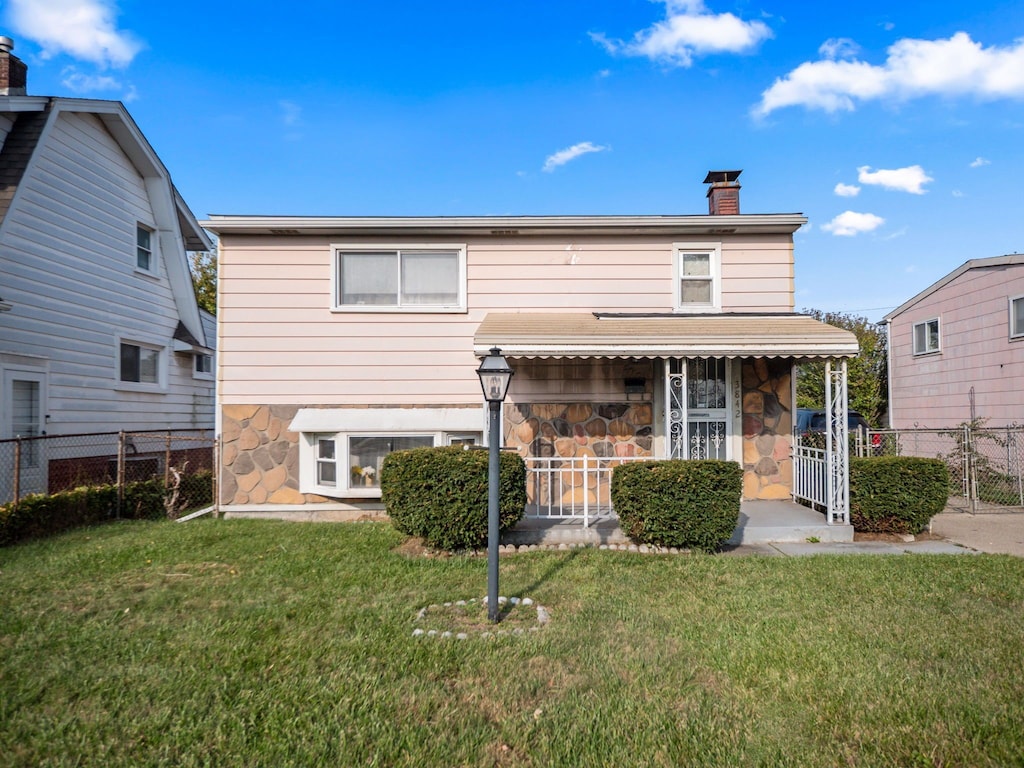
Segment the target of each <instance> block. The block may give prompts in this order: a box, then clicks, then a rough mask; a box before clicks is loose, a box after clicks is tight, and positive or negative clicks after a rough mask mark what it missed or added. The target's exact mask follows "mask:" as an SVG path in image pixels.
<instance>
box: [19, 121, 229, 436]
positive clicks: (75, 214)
mask: <svg viewBox="0 0 1024 768" xmlns="http://www.w3.org/2000/svg"><path fill="white" fill-rule="evenodd" d="M140 221H141V222H143V223H146V224H148V225H150V226H152V225H153V224H154V215H153V210H152V208H151V206H150V202H149V197H148V194H147V191H146V184H145V181H144V179H143V178H142V177H141V176H140V175H139V172H138V171H137V170H136V168H135V167H134V166H133V165H132V163H131V162H130V161H129V159H128V158H127V157H126V156H125V154H124V153H123V151H122V150H121V149H120V147H119V146H118V145H117V143H116V142H115V141H114V139H113V137H111V136H110V134H109V133H108V132H107V130H106V129H105V128H104V126H103V124H102V123H101V122H100V120H99V119H98V118H96V117H95V116H93V115H89V114H82V113H71V112H64V111H62V112H60V113H59V114H58V115H57V116H56V118H55V119H54V123H53V124H52V126H51V128H50V130H49V131H48V132H47V133H46V134H45V141H44V142H43V144H42V145H41V146H40V147H39V148H38V149H37V151H36V155H35V157H34V158H33V163H32V165H31V166H30V167H29V171H28V173H27V174H26V177H25V179H24V181H23V182H22V185H21V187H20V188H19V192H18V197H17V198H16V202H15V205H14V206H13V207H12V208H11V210H10V211H9V212H8V216H7V220H6V221H5V226H4V239H3V243H2V252H0V284H2V285H3V286H4V297H5V298H9V299H10V300H12V301H14V302H15V303H16V311H12V312H10V313H7V314H6V316H5V318H4V326H5V327H4V337H3V339H2V341H0V352H8V353H14V354H32V355H38V356H41V357H44V358H46V359H47V360H48V369H49V382H48V403H49V408H48V414H49V415H50V421H49V423H48V425H47V430H48V432H49V433H50V434H60V433H74V432H90V431H109V430H116V429H121V428H124V429H148V428H165V427H168V426H169V427H171V428H181V429H184V428H191V427H208V426H212V423H213V398H212V391H210V387H209V382H207V383H206V386H204V387H202V388H199V389H197V387H196V385H195V384H194V382H193V377H192V368H191V365H192V360H191V357H190V356H186V355H175V354H174V353H173V352H171V350H170V347H171V338H172V336H173V333H174V330H175V327H176V325H177V322H178V313H177V310H176V308H175V304H174V298H173V296H172V292H171V288H170V284H169V282H168V279H167V271H166V269H165V268H164V266H163V265H162V264H160V265H159V267H158V269H157V273H156V275H155V276H150V275H143V274H140V273H138V272H136V270H135V237H136V224H137V222H140ZM157 258H158V259H159V260H160V261H162V257H160V256H159V255H158V256H157ZM118 336H120V337H123V338H124V339H126V340H132V341H139V342H148V343H152V344H157V345H160V346H163V347H165V348H166V352H165V355H164V357H163V364H164V365H165V366H166V374H167V375H166V382H167V387H166V389H165V390H164V391H162V392H128V391H124V390H121V389H118V388H117V381H116V379H117V374H118V369H117V363H118V359H117V354H116V353H117V338H118Z"/></svg>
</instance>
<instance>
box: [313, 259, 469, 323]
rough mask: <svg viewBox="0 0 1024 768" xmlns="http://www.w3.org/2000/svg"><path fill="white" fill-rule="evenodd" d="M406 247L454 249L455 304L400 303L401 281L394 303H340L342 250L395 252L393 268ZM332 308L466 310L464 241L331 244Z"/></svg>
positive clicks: (425, 310)
mask: <svg viewBox="0 0 1024 768" xmlns="http://www.w3.org/2000/svg"><path fill="white" fill-rule="evenodd" d="M402 251H409V252H415V253H423V252H431V251H436V252H439V253H440V252H444V253H451V252H455V253H456V254H457V256H458V281H459V284H458V298H457V300H456V303H454V304H402V303H401V299H402V295H401V282H400V281H399V287H398V303H397V304H342V303H341V301H340V300H341V295H340V290H341V260H342V256H343V255H344V254H345V253H350V252H351V253H394V254H396V259H397V263H396V269H398V270H399V277H400V270H401V253H402ZM331 311H332V312H413V313H440V312H445V313H459V312H466V311H467V309H466V244H465V243H402V244H400V245H391V244H380V243H373V244H360V243H333V244H331Z"/></svg>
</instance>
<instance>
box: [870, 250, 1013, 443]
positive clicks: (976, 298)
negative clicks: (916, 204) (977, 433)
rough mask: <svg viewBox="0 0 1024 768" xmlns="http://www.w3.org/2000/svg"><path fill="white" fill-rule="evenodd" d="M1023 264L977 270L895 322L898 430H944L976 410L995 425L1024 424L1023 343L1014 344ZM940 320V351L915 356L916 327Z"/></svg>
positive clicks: (894, 382) (894, 390) (893, 406)
mask: <svg viewBox="0 0 1024 768" xmlns="http://www.w3.org/2000/svg"><path fill="white" fill-rule="evenodd" d="M1021 295H1024V264H1016V265H1009V266H1002V267H988V268H980V269H971V270H968V271H967V272H965V273H964V274H962V275H961V276H960V277H958V278H957V279H956V280H954V281H952V282H951V283H949V284H947V285H945V286H943V287H942V288H940V289H939V290H937V291H936V292H935V293H933V294H931V295H930V296H927V297H925V298H924V299H922V300H921V301H920V302H918V303H917V304H916V305H914V306H912V307H910V308H909V309H907V310H906V311H904V312H903V313H902V314H900V315H898V316H897V317H895V318H893V322H892V328H891V332H892V351H891V356H892V382H891V387H892V403H891V405H890V409H891V411H892V418H893V426H895V427H902V428H908V427H913V426H915V425H917V426H921V427H930V428H944V427H951V426H955V425H957V424H961V423H963V422H965V421H969V420H970V418H971V405H970V394H969V393H970V390H971V387H973V388H974V402H975V410H976V413H977V415H978V417H979V418H983V419H988V422H987V425H988V426H991V427H996V426H1004V425H1006V424H1014V423H1016V424H1021V423H1024V387H1022V386H1021V381H1022V380H1024V339H1018V340H1015V341H1010V338H1009V297H1011V296H1021ZM933 318H939V337H940V338H939V346H940V351H939V352H936V353H933V354H927V355H916V356H915V355H914V351H913V350H914V347H913V327H914V324H915V323H920V322H924V321H926V320H931V319H933Z"/></svg>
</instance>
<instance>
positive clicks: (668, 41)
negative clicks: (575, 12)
mask: <svg viewBox="0 0 1024 768" xmlns="http://www.w3.org/2000/svg"><path fill="white" fill-rule="evenodd" d="M657 1H660V2H662V3H663V4H664V5H665V19H664V20H663V21H659V22H657V23H656V24H654V25H652V26H650V27H648V28H647V29H643V30H640V31H639V32H637V33H636V34H635V35H633V39H632V40H631V41H629V42H624V41H622V40H611V39H609V38H608V37H606V36H605V35H604V34H602V33H600V32H591V33H590V37H591V39H592V40H593V41H594V42H596V43H598V44H599V45H601V46H602V47H604V49H605V50H606V51H608V52H609V53H613V54H623V55H625V56H643V57H646V58H648V59H651V60H652V61H658V62H662V63H665V64H669V65H672V66H677V67H689V66H690V65H692V64H693V58H694V56H699V55H704V54H711V53H746V52H748V51H750V50H752V49H754V48H755V47H756V46H757V45H758V44H759V43H760V42H761V41H763V40H767V39H768V38H770V37H772V36H773V35H772V31H771V29H769V28H768V26H767V25H766V24H765V23H764V22H762V21H743V20H742V19H740V18H739V17H737V16H734V15H733V14H731V13H717V14H716V13H710V12H709V11H708V9H707V8H706V7H705V5H704V3H703V2H702V0H656V2H657Z"/></svg>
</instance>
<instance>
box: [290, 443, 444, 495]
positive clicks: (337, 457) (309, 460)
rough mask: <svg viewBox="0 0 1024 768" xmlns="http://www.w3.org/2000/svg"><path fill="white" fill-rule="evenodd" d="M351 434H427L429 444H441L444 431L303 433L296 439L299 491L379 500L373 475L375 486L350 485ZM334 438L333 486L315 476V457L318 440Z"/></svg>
mask: <svg viewBox="0 0 1024 768" xmlns="http://www.w3.org/2000/svg"><path fill="white" fill-rule="evenodd" d="M353 437H379V438H396V437H429V438H431V440H432V441H433V442H432V446H438V445H445V444H446V442H445V433H444V432H423V431H415V430H409V431H402V432H372V431H369V430H361V431H358V432H326V433H325V432H303V433H302V440H300V442H299V491H300V492H302V493H315V494H318V495H320V496H328V497H332V498H343V499H379V498H380V485H379V483H380V478H377V483H378V484H377V485H375V486H370V487H367V486H360V485H353V483H352V477H351V470H350V469H349V440H350V439H351V438H353ZM320 440H333V441H334V462H335V468H336V473H335V477H336V479H337V484H336V485H321V484H320V483H319V482H318V478H317V463H318V462H319V461H320V458H319V451H318V448H319V441H320Z"/></svg>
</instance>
